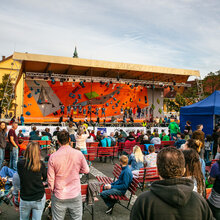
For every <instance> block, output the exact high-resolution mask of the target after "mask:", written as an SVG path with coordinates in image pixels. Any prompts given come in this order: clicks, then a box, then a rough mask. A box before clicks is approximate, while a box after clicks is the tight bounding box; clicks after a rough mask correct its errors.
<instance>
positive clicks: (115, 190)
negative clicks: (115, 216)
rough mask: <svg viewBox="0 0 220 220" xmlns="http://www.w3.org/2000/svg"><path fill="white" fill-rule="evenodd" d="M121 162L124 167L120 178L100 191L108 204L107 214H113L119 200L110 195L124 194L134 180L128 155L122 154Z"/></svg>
mask: <svg viewBox="0 0 220 220" xmlns="http://www.w3.org/2000/svg"><path fill="white" fill-rule="evenodd" d="M119 162H120V165H121V167H122V171H121V174H120V176H119V178H118V180H117V181H115V182H113V183H111V184H107V185H104V187H103V192H101V193H100V196H101V197H102V199H103V200H104V202H105V204H106V205H107V206H108V209H107V211H106V212H105V213H106V214H112V211H113V207H114V205H115V203H116V202H117V200H115V199H111V198H110V197H109V196H110V195H119V196H122V195H124V194H125V193H126V191H127V189H128V188H129V186H130V184H131V182H132V178H133V175H132V172H131V169H130V167H129V166H128V157H127V156H125V155H122V156H121V157H120V159H119Z"/></svg>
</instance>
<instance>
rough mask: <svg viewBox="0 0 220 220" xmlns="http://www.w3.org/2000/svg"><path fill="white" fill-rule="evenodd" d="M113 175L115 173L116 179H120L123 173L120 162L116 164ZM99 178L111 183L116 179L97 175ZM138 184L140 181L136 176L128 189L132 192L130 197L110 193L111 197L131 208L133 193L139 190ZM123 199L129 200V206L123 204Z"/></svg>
mask: <svg viewBox="0 0 220 220" xmlns="http://www.w3.org/2000/svg"><path fill="white" fill-rule="evenodd" d="M112 173H113V175H114V180H115V179H118V177H119V176H120V174H121V167H120V165H119V164H115V166H114V168H113V172H112ZM96 178H97V180H98V181H99V182H101V183H103V184H111V183H112V182H114V180H112V179H111V178H110V177H101V176H96ZM138 184H139V181H138V180H137V179H136V178H133V179H132V182H131V184H130V186H129V188H128V191H129V192H130V194H131V195H130V197H129V198H128V197H127V196H126V195H123V196H119V195H110V198H111V199H115V200H117V203H118V204H119V205H121V206H122V207H124V208H126V209H128V210H129V211H130V209H129V205H130V202H131V199H132V197H133V195H135V194H136V191H137V188H138ZM121 201H127V202H128V204H127V206H125V205H123V204H122V203H121Z"/></svg>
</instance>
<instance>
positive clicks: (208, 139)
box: [204, 135, 213, 162]
mask: <svg viewBox="0 0 220 220" xmlns="http://www.w3.org/2000/svg"><path fill="white" fill-rule="evenodd" d="M212 146H213V141H212V136H211V135H207V136H206V139H205V155H204V157H205V161H206V162H208V161H209V160H210V156H211V152H212Z"/></svg>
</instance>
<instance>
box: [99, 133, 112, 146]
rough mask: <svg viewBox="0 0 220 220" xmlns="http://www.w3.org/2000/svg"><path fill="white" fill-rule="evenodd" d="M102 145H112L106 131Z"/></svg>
mask: <svg viewBox="0 0 220 220" xmlns="http://www.w3.org/2000/svg"><path fill="white" fill-rule="evenodd" d="M101 145H102V147H111V139H110V138H109V137H108V135H107V134H106V133H104V134H103V139H102V140H101Z"/></svg>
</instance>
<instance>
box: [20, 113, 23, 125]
mask: <svg viewBox="0 0 220 220" xmlns="http://www.w3.org/2000/svg"><path fill="white" fill-rule="evenodd" d="M20 122H21V125H22V126H23V125H24V115H23V114H21V117H20Z"/></svg>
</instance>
